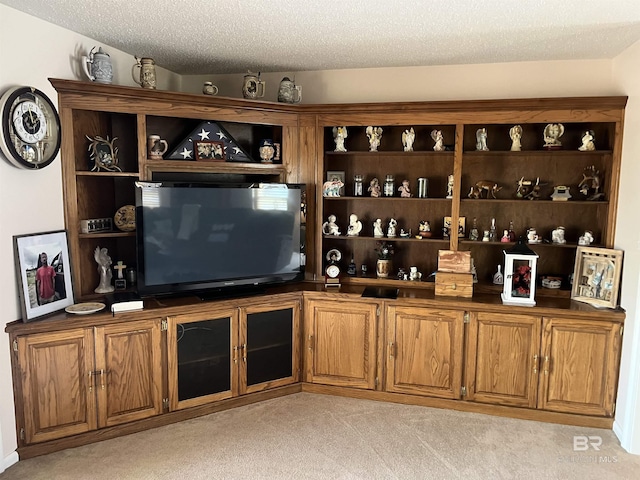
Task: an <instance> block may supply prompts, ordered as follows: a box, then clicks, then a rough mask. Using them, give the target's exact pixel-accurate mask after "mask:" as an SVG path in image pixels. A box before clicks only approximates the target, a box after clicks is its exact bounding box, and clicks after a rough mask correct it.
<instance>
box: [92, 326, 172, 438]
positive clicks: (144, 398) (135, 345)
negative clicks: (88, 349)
mask: <svg viewBox="0 0 640 480" xmlns="http://www.w3.org/2000/svg"><path fill="white" fill-rule="evenodd" d="M161 348H162V345H161V327H160V319H159V318H158V319H150V320H139V321H131V322H126V323H122V324H114V325H106V326H103V327H96V372H95V374H96V382H95V383H96V393H97V396H98V426H99V427H100V428H102V427H110V426H113V425H119V424H121V423H127V422H132V421H134V420H140V419H143V418H147V417H151V416H154V415H159V414H160V413H162V360H161V359H162V356H161Z"/></svg>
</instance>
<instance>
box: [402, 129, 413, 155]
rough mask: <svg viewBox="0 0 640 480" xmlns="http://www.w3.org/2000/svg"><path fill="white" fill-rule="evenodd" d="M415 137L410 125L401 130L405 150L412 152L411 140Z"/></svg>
mask: <svg viewBox="0 0 640 480" xmlns="http://www.w3.org/2000/svg"><path fill="white" fill-rule="evenodd" d="M415 139H416V132H415V131H414V130H413V127H411V128H410V129H409V130H405V131H404V132H402V145H403V146H404V151H405V152H413V142H414V140H415Z"/></svg>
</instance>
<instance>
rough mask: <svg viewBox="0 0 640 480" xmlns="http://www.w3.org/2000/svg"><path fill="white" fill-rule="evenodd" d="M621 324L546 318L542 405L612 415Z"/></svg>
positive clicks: (541, 390) (543, 335)
mask: <svg viewBox="0 0 640 480" xmlns="http://www.w3.org/2000/svg"><path fill="white" fill-rule="evenodd" d="M620 344H621V335H620V324H619V323H614V322H606V321H596V320H571V319H557V318H544V320H543V331H542V364H541V370H542V371H541V375H540V399H539V401H538V408H543V409H545V410H552V411H555V412H566V413H579V414H583V415H600V416H606V417H611V416H612V415H613V413H614V408H613V406H614V402H615V391H616V380H617V372H618V362H619V360H620Z"/></svg>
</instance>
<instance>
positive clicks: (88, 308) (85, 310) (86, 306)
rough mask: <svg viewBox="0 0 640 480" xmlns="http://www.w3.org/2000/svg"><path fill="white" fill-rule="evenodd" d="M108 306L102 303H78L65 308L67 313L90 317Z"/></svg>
mask: <svg viewBox="0 0 640 480" xmlns="http://www.w3.org/2000/svg"><path fill="white" fill-rule="evenodd" d="M105 306H106V305H105V304H104V303H100V302H89V303H76V304H75V305H70V306H68V307H67V308H65V309H64V310H65V312H67V313H75V314H76V315H89V314H90V313H96V312H99V311H100V310H102V309H103V308H104V307H105Z"/></svg>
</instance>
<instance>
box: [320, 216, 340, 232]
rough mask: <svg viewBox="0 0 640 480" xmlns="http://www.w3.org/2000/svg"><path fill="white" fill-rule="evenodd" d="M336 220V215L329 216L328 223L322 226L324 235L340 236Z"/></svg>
mask: <svg viewBox="0 0 640 480" xmlns="http://www.w3.org/2000/svg"><path fill="white" fill-rule="evenodd" d="M336 220H337V218H336V216H335V215H329V218H328V219H327V221H326V222H324V223H323V224H322V233H324V234H325V235H336V236H337V235H340V228H339V227H338V225H337V224H336Z"/></svg>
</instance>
